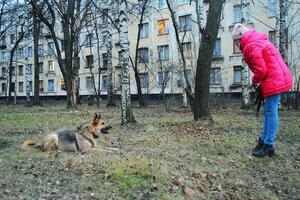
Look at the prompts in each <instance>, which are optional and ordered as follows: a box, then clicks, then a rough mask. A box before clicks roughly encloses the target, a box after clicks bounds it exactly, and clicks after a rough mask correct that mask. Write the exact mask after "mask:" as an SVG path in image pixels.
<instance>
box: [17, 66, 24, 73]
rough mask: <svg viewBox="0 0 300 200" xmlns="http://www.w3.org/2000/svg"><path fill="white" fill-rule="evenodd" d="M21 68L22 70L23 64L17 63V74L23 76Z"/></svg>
mask: <svg viewBox="0 0 300 200" xmlns="http://www.w3.org/2000/svg"><path fill="white" fill-rule="evenodd" d="M23 70H24V67H23V65H19V66H18V72H19V73H18V75H19V76H23V74H24V72H23Z"/></svg>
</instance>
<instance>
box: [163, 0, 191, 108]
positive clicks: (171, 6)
mask: <svg viewBox="0 0 300 200" xmlns="http://www.w3.org/2000/svg"><path fill="white" fill-rule="evenodd" d="M166 3H167V5H168V9H169V11H170V14H171V19H172V22H173V26H174V32H175V36H176V42H177V49H178V55H179V56H178V59H179V66H182V73H183V76H184V81H183V87H184V92H185V93H186V95H187V97H188V99H189V103H190V106H191V109H192V110H193V109H194V97H193V95H192V87H191V84H190V82H189V77H188V74H187V67H186V60H185V57H184V52H183V47H182V44H181V41H180V38H179V24H178V22H177V12H176V11H175V7H174V2H173V1H170V0H166ZM185 98H186V97H185V95H183V103H184V106H186V105H185V102H186V100H185Z"/></svg>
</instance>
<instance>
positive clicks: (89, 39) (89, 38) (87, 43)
mask: <svg viewBox="0 0 300 200" xmlns="http://www.w3.org/2000/svg"><path fill="white" fill-rule="evenodd" d="M92 42H93V34H88V35H86V38H85V46H91V45H92Z"/></svg>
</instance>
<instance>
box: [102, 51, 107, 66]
mask: <svg viewBox="0 0 300 200" xmlns="http://www.w3.org/2000/svg"><path fill="white" fill-rule="evenodd" d="M102 60H103V66H104V67H107V65H108V54H107V53H104V54H102Z"/></svg>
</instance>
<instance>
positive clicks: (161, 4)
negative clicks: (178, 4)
mask: <svg viewBox="0 0 300 200" xmlns="http://www.w3.org/2000/svg"><path fill="white" fill-rule="evenodd" d="M157 4H158V9H163V8H166V7H167V2H166V0H158V2H157Z"/></svg>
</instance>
